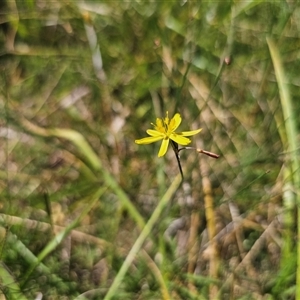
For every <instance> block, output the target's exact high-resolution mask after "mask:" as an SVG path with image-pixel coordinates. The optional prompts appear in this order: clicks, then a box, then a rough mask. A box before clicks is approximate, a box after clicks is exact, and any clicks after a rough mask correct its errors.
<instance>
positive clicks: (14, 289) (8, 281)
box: [0, 262, 27, 300]
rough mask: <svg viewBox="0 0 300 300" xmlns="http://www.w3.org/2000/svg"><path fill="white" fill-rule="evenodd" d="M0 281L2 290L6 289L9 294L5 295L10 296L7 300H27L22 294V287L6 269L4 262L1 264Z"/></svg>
mask: <svg viewBox="0 0 300 300" xmlns="http://www.w3.org/2000/svg"><path fill="white" fill-rule="evenodd" d="M0 281H1V286H2V288H1V290H3V289H5V290H6V291H7V292H5V293H4V294H5V295H6V296H9V298H6V299H12V300H26V299H27V298H26V297H25V296H24V295H23V293H22V292H21V289H20V286H19V285H18V284H17V283H16V281H15V279H14V277H13V276H12V274H11V273H10V272H9V270H8V269H7V268H6V266H5V265H4V263H3V262H0Z"/></svg>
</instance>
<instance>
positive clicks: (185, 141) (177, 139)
mask: <svg viewBox="0 0 300 300" xmlns="http://www.w3.org/2000/svg"><path fill="white" fill-rule="evenodd" d="M170 139H171V140H173V141H174V142H176V143H177V144H179V145H188V144H189V143H190V142H191V140H190V139H188V138H186V137H184V136H182V135H178V134H176V133H172V134H171V135H170Z"/></svg>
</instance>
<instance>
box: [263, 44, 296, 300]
mask: <svg viewBox="0 0 300 300" xmlns="http://www.w3.org/2000/svg"><path fill="white" fill-rule="evenodd" d="M267 43H268V46H269V50H270V53H271V58H272V62H273V65H274V70H275V75H276V79H277V83H278V87H279V94H280V100H281V107H282V112H283V117H284V125H285V131H286V138H287V142H286V144H285V145H283V146H284V148H285V150H286V151H287V153H288V155H287V157H286V165H287V168H286V169H285V178H284V179H285V180H284V184H285V187H284V190H283V198H284V204H285V207H286V211H287V213H286V215H285V216H286V220H285V221H286V222H287V224H288V225H291V223H292V221H291V220H292V213H293V210H294V208H295V204H296V206H297V212H298V214H297V216H298V220H297V231H298V232H297V234H298V238H297V275H296V299H300V194H299V187H300V169H299V161H298V151H299V146H297V144H298V143H297V141H298V137H297V123H296V120H297V119H296V116H295V114H294V111H293V105H292V101H291V98H290V93H289V89H288V85H287V84H286V76H285V72H284V69H283V65H282V62H281V57H280V54H279V52H278V49H277V47H276V45H275V44H274V42H273V41H272V39H270V38H267ZM290 229H291V228H288V230H290ZM285 242H287V243H286V246H285V248H286V249H285V251H283V261H282V263H284V261H286V260H289V259H290V257H289V255H292V254H293V253H292V249H291V244H292V241H291V236H290V235H288V240H287V241H285ZM287 247H288V248H287Z"/></svg>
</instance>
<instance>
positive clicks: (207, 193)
mask: <svg viewBox="0 0 300 300" xmlns="http://www.w3.org/2000/svg"><path fill="white" fill-rule="evenodd" d="M206 159H207V158H205V157H201V159H200V172H201V177H202V188H203V195H204V207H205V217H206V221H207V232H208V239H209V241H210V251H209V254H210V257H209V277H210V278H217V277H218V269H219V256H218V250H217V242H216V240H215V239H214V237H215V236H216V223H215V211H214V199H213V196H212V195H213V193H212V186H211V182H210V179H209V177H208V175H207V174H209V172H208V170H209V166H208V163H207V161H206ZM217 294H218V287H217V286H216V285H210V290H209V298H210V299H213V300H216V299H218V297H217Z"/></svg>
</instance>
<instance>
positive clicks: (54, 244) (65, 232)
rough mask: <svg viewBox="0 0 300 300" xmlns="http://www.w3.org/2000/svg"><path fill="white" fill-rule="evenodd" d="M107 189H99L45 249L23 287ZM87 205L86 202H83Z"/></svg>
mask: <svg viewBox="0 0 300 300" xmlns="http://www.w3.org/2000/svg"><path fill="white" fill-rule="evenodd" d="M105 190H106V188H99V189H98V190H97V191H96V192H95V193H94V194H93V195H92V196H91V198H90V199H89V204H88V205H87V206H86V207H85V208H84V209H83V211H82V213H81V214H80V215H79V216H78V217H77V218H76V219H75V220H74V221H73V222H71V224H70V225H69V226H67V227H66V228H65V229H63V230H62V231H61V232H59V233H58V234H57V235H56V236H55V237H54V238H53V239H52V240H51V241H50V242H49V243H48V245H47V246H46V247H45V248H44V249H43V251H42V252H41V253H40V254H39V255H38V257H37V260H36V262H35V263H34V264H33V265H31V267H30V268H29V269H28V271H27V272H26V274H25V275H24V278H23V281H22V286H23V285H24V284H25V283H26V282H27V280H28V278H29V276H30V274H31V273H32V272H33V270H34V269H35V268H36V267H37V266H38V265H39V263H40V262H42V261H43V259H44V258H45V257H46V256H47V255H48V254H50V253H51V252H52V251H53V250H54V249H55V248H56V247H57V246H58V245H59V244H60V243H61V242H62V241H63V240H64V239H65V237H66V236H68V235H69V234H70V232H71V231H72V229H73V228H75V227H76V226H77V224H78V223H79V222H80V221H81V220H82V219H83V218H84V217H85V216H86V215H87V214H88V213H89V211H90V210H91V209H92V208H93V206H94V205H95V204H96V202H97V201H98V200H99V197H100V196H101V195H102V194H103V193H104V191H105ZM83 203H85V201H83Z"/></svg>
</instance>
